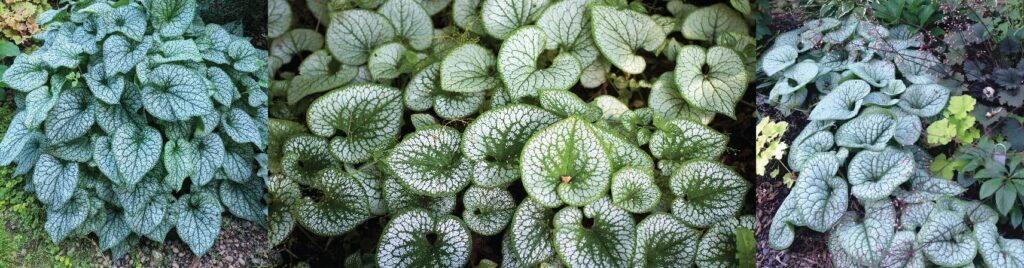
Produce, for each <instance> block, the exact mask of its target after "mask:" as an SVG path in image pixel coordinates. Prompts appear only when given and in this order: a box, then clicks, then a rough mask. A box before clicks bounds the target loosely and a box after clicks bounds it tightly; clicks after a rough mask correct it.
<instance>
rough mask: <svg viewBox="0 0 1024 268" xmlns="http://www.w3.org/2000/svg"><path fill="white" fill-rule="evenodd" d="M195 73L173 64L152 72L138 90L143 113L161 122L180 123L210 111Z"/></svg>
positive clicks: (211, 109)
mask: <svg viewBox="0 0 1024 268" xmlns="http://www.w3.org/2000/svg"><path fill="white" fill-rule="evenodd" d="M202 81H203V78H202V76H199V74H197V73H196V72H195V71H193V70H191V69H189V68H186V67H183V66H180V65H173V64H165V65H160V66H159V67H156V69H153V72H152V73H150V75H149V80H148V81H147V83H146V84H145V85H144V86H143V89H142V101H143V104H144V105H145V107H146V111H148V112H149V113H150V114H152V115H153V116H155V117H156V118H159V119H161V120H164V121H181V120H186V119H189V118H191V117H194V116H200V115H204V114H207V113H209V112H211V111H213V102H212V101H211V100H210V97H209V95H208V92H207V90H206V88H205V87H203V85H202V84H201V83H202Z"/></svg>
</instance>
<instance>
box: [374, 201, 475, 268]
mask: <svg viewBox="0 0 1024 268" xmlns="http://www.w3.org/2000/svg"><path fill="white" fill-rule="evenodd" d="M470 242H471V237H470V234H469V230H468V229H466V226H465V224H463V223H462V221H460V220H459V219H458V218H456V217H454V216H450V215H443V216H442V215H435V214H431V213H429V212H427V211H425V210H419V209H416V210H410V211H408V212H405V213H402V214H401V215H398V216H396V217H395V218H394V219H391V222H388V225H387V227H385V228H384V233H383V234H382V235H381V237H380V244H379V245H378V246H377V265H378V266H380V267H461V266H463V265H466V262H467V261H468V260H469V251H470V249H471V244H470Z"/></svg>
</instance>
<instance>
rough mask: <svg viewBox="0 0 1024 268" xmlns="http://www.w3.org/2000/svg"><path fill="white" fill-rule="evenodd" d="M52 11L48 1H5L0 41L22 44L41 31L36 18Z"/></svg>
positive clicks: (0, 7) (2, 6) (2, 10)
mask: <svg viewBox="0 0 1024 268" xmlns="http://www.w3.org/2000/svg"><path fill="white" fill-rule="evenodd" d="M47 10H50V4H48V3H47V2H46V0H4V1H3V4H2V5H0V18H2V19H0V39H7V40H11V41H13V42H14V43H15V44H22V43H24V42H25V41H27V40H29V39H31V38H32V35H35V34H36V33H38V32H39V31H40V29H39V25H37V24H36V16H39V15H40V14H42V13H43V12H45V11H47Z"/></svg>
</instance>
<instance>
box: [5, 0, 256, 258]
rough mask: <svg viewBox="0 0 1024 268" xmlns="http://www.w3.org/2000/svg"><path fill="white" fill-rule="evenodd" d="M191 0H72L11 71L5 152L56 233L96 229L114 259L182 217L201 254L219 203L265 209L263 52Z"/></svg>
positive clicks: (244, 214) (180, 230)
mask: <svg viewBox="0 0 1024 268" xmlns="http://www.w3.org/2000/svg"><path fill="white" fill-rule="evenodd" d="M196 9H197V5H196V3H195V1H192V0H152V1H117V2H113V1H69V2H67V3H66V5H63V6H61V7H59V8H57V9H54V10H50V11H46V12H44V13H43V14H41V15H40V16H39V18H38V23H39V25H41V26H42V27H45V30H44V31H43V32H42V33H40V34H39V35H37V36H36V37H35V38H36V40H37V42H38V43H39V44H40V46H39V48H38V49H37V50H35V51H34V52H31V53H24V54H21V55H19V56H17V58H15V59H14V61H13V64H12V65H11V66H10V68H8V69H7V70H6V72H4V74H3V81H4V83H5V84H6V86H9V87H10V88H11V89H13V90H14V100H15V103H16V104H17V105H16V106H17V111H16V114H15V115H14V117H13V120H12V122H11V123H10V125H9V127H8V128H7V131H6V132H5V133H4V137H3V140H2V141H0V164H4V165H9V164H12V163H13V164H14V165H15V167H16V168H15V170H14V174H13V176H26V178H28V179H29V180H28V182H29V183H27V184H26V186H25V188H26V189H25V190H27V191H28V192H31V193H34V195H35V197H36V198H37V199H38V200H39V202H40V203H42V204H43V205H45V206H46V223H45V226H44V228H45V230H46V232H47V233H48V234H49V239H50V241H51V242H53V243H60V242H61V241H63V240H65V239H66V238H68V237H73V236H77V237H92V236H93V235H95V238H96V239H97V240H98V245H99V248H100V249H101V250H103V251H106V250H110V252H111V255H112V256H113V258H114V259H117V258H120V256H122V255H124V254H125V253H127V252H129V251H131V250H132V248H133V247H134V246H135V245H136V244H137V243H138V242H139V241H140V240H141V239H148V240H152V241H154V242H157V243H160V242H163V241H164V240H165V238H167V237H168V236H169V233H171V230H174V231H175V232H174V234H175V235H176V236H177V237H178V238H180V239H181V240H182V241H183V242H185V243H186V244H187V245H188V246H189V248H190V249H191V251H192V252H193V253H194V254H195V255H198V256H201V255H203V254H205V253H206V252H207V250H209V249H210V247H211V246H212V245H213V243H214V241H215V240H216V239H217V237H218V235H219V233H220V228H221V216H222V214H223V213H224V212H228V213H230V214H231V215H234V216H236V217H239V218H242V219H245V220H249V221H253V222H257V223H261V224H262V223H265V219H266V214H265V213H266V212H265V205H264V203H265V202H264V201H263V196H264V184H263V183H264V180H265V176H266V171H265V168H262V167H263V166H262V164H261V163H265V161H262V160H265V159H266V156H265V154H263V153H262V151H263V148H265V140H266V138H265V133H266V128H267V126H266V123H265V122H266V119H265V117H266V111H267V105H266V99H267V97H266V96H267V95H266V88H267V86H266V85H267V78H266V73H267V72H266V63H265V59H266V52H265V51H261V50H259V49H256V48H255V47H253V46H252V45H251V44H250V43H249V42H250V41H249V39H248V38H245V37H242V36H240V35H239V33H238V32H232V31H238V29H225V28H223V27H221V26H219V25H216V24H205V23H203V21H202V20H201V19H199V17H198V16H197V13H196ZM261 159H262V160H261ZM172 236H173V235H172Z"/></svg>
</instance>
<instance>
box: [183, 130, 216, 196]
mask: <svg viewBox="0 0 1024 268" xmlns="http://www.w3.org/2000/svg"><path fill="white" fill-rule="evenodd" d="M192 146H193V147H195V160H196V163H195V167H194V169H193V171H192V175H191V176H190V177H189V178H191V180H192V183H193V184H194V185H198V186H203V185H206V184H207V183H209V182H210V180H212V179H213V175H214V174H215V173H216V172H217V169H219V168H220V167H221V165H223V164H224V158H225V155H224V154H225V149H224V141H223V140H221V139H220V136H218V135H206V136H204V137H197V138H195V139H193V140H192Z"/></svg>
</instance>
